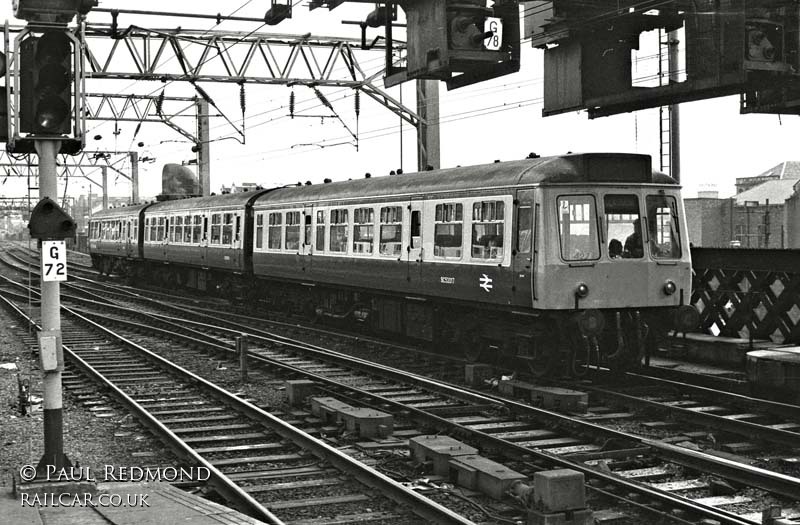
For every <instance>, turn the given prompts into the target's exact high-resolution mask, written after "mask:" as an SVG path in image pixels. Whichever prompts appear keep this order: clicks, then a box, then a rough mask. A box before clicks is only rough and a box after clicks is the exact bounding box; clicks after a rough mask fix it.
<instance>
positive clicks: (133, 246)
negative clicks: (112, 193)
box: [88, 204, 149, 274]
mask: <svg viewBox="0 0 800 525" xmlns="http://www.w3.org/2000/svg"><path fill="white" fill-rule="evenodd" d="M147 206H149V205H148V204H137V205H134V206H124V207H121V208H111V209H108V210H103V211H101V212H99V213H96V214H94V216H93V217H92V219H91V221H90V222H89V234H88V237H89V252H90V253H91V256H92V264H93V265H94V266H95V267H96V268H97V269H98V270H100V271H101V272H103V273H107V274H110V273H112V272H120V271H123V270H124V268H126V267H127V266H128V265H129V264H130V262H131V261H133V260H136V259H140V258H141V256H142V255H141V251H140V247H141V240H140V238H139V233H140V232H139V219H140V216H141V214H142V212H143V211H144V209H145V208H147Z"/></svg>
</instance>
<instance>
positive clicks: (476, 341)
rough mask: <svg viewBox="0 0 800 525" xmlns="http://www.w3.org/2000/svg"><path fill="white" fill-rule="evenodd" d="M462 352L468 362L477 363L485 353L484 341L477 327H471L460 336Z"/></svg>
mask: <svg viewBox="0 0 800 525" xmlns="http://www.w3.org/2000/svg"><path fill="white" fill-rule="evenodd" d="M459 345H460V346H461V353H462V355H463V356H464V359H465V360H466V361H467V362H468V363H477V362H478V361H479V360H480V358H481V354H482V353H483V341H482V340H481V336H480V332H479V331H478V330H477V329H471V330H468V331H466V332H464V334H463V335H462V336H461V337H460V338H459Z"/></svg>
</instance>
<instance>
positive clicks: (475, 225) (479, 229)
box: [472, 201, 505, 260]
mask: <svg viewBox="0 0 800 525" xmlns="http://www.w3.org/2000/svg"><path fill="white" fill-rule="evenodd" d="M504 226H505V203H503V201H484V202H476V203H474V204H473V205H472V258H473V259H487V260H496V259H502V258H503V234H504Z"/></svg>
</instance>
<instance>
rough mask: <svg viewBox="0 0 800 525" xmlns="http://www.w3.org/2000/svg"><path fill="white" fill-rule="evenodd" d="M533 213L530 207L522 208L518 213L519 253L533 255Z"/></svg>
mask: <svg viewBox="0 0 800 525" xmlns="http://www.w3.org/2000/svg"><path fill="white" fill-rule="evenodd" d="M532 226H533V211H532V208H531V207H530V206H520V207H519V209H518V212H517V251H518V252H519V253H531V246H532V242H531V241H532V237H531V233H532V231H533V230H532Z"/></svg>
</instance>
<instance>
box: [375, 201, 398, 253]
mask: <svg viewBox="0 0 800 525" xmlns="http://www.w3.org/2000/svg"><path fill="white" fill-rule="evenodd" d="M402 246H403V208H401V207H400V206H392V207H391V208H381V242H380V254H381V255H390V256H392V257H397V256H399V255H400V250H401V248H402Z"/></svg>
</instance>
